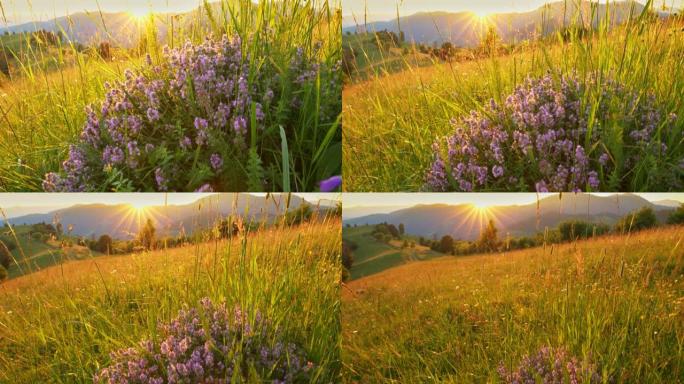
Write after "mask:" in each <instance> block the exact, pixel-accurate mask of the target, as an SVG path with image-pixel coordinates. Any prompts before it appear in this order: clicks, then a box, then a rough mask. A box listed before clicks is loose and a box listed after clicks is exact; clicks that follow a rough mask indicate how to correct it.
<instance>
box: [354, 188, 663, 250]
mask: <svg viewBox="0 0 684 384" xmlns="http://www.w3.org/2000/svg"><path fill="white" fill-rule="evenodd" d="M642 207H651V208H653V209H654V210H656V212H659V214H658V216H659V219H660V220H664V218H665V217H666V215H667V213H668V212H669V211H671V210H672V208H671V207H669V206H661V205H657V204H653V203H650V202H649V201H648V200H646V199H644V198H642V197H639V196H637V195H630V194H623V195H614V196H607V197H602V196H595V195H589V194H572V193H568V194H563V195H562V198H559V197H556V196H552V197H547V198H544V199H541V200H539V202H538V203H533V204H527V205H512V206H494V207H490V208H488V209H487V210H478V209H476V208H474V206H473V205H471V204H460V205H447V204H430V205H415V206H413V207H410V208H405V209H401V210H398V211H395V212H391V213H387V214H372V215H368V216H363V217H357V218H353V219H345V220H344V223H345V224H351V225H355V224H356V225H365V224H378V223H382V222H388V223H391V224H395V225H398V224H399V223H403V224H404V226H405V228H406V232H407V233H410V234H414V235H419V236H426V237H432V236H443V235H451V236H453V237H454V238H457V239H463V240H473V239H475V238H477V237H478V236H479V234H480V228H481V226H482V225H484V224H486V222H487V221H488V220H489V219H490V218H491V219H493V220H494V222H495V224H496V226H497V228H499V230H500V233H503V234H505V233H509V234H510V235H511V236H524V235H532V234H534V233H536V232H537V231H540V230H544V228H546V227H549V228H554V227H556V226H558V224H559V223H561V222H563V221H566V220H571V219H578V220H585V221H592V222H602V223H605V224H609V225H611V224H614V223H615V222H616V221H617V220H619V219H620V218H621V217H623V216H624V215H626V214H627V213H629V212H632V211H635V210H637V209H640V208H642Z"/></svg>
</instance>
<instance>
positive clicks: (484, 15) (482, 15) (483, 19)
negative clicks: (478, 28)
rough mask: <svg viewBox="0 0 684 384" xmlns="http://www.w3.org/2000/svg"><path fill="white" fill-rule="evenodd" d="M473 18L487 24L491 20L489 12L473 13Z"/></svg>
mask: <svg viewBox="0 0 684 384" xmlns="http://www.w3.org/2000/svg"><path fill="white" fill-rule="evenodd" d="M473 16H474V17H475V19H476V20H477V21H479V22H481V23H484V22H486V21H487V20H488V19H489V12H486V11H473Z"/></svg>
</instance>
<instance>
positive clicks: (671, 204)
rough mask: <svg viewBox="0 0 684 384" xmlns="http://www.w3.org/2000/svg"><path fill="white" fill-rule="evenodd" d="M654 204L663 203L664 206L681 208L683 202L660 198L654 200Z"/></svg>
mask: <svg viewBox="0 0 684 384" xmlns="http://www.w3.org/2000/svg"><path fill="white" fill-rule="evenodd" d="M653 204H657V205H661V206H663V207H671V208H679V206H680V205H682V202H681V201H677V200H658V201H654V202H653Z"/></svg>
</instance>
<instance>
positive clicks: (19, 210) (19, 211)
mask: <svg viewBox="0 0 684 384" xmlns="http://www.w3.org/2000/svg"><path fill="white" fill-rule="evenodd" d="M57 209H59V206H40V207H39V206H35V207H21V206H20V207H2V210H3V211H4V212H5V215H7V217H8V218H13V217H20V216H26V215H33V214H36V213H45V212H52V211H54V210H57ZM0 219H2V218H1V217H0Z"/></svg>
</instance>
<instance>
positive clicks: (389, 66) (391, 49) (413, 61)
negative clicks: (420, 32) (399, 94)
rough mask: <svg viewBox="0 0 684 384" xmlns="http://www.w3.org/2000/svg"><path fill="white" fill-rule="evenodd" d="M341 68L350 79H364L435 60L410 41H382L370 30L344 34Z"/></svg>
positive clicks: (426, 64) (356, 80)
mask: <svg viewBox="0 0 684 384" xmlns="http://www.w3.org/2000/svg"><path fill="white" fill-rule="evenodd" d="M342 49H343V51H344V57H345V62H344V70H345V74H346V75H347V80H349V81H354V82H358V81H363V80H368V79H372V78H376V77H379V76H384V75H387V74H390V73H395V72H401V71H402V70H404V69H408V68H414V67H422V66H428V65H431V64H434V63H435V59H433V58H431V57H430V55H428V54H425V53H421V52H419V51H418V50H417V49H416V47H415V46H414V45H412V44H409V43H406V42H402V43H399V42H397V43H396V44H392V43H388V42H382V41H381V40H380V39H379V38H378V36H377V35H375V34H373V33H360V34H343V35H342Z"/></svg>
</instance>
